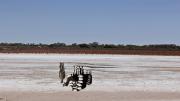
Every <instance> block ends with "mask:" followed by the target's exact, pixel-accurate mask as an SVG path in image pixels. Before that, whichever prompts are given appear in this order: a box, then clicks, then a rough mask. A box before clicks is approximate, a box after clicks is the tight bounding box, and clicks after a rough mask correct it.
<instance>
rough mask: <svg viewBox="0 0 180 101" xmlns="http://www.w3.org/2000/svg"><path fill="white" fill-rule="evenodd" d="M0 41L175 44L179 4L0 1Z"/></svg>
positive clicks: (164, 0)
mask: <svg viewBox="0 0 180 101" xmlns="http://www.w3.org/2000/svg"><path fill="white" fill-rule="evenodd" d="M0 42H24V43H54V42H64V43H68V44H71V43H89V42H100V43H113V44H140V45H142V44H178V45H180V0H0Z"/></svg>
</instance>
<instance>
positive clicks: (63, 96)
mask: <svg viewBox="0 0 180 101" xmlns="http://www.w3.org/2000/svg"><path fill="white" fill-rule="evenodd" d="M0 101H180V93H175V92H174V93H173V92H172V93H166V92H143V91H132V92H131V91H127V92H125V91H123V92H102V91H97V92H86V91H80V92H71V91H69V92H54V93H52V92H51V93H48V92H0Z"/></svg>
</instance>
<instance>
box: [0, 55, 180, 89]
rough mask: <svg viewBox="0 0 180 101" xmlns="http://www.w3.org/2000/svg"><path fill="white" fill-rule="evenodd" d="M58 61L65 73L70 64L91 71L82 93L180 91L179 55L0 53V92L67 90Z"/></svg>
mask: <svg viewBox="0 0 180 101" xmlns="http://www.w3.org/2000/svg"><path fill="white" fill-rule="evenodd" d="M60 61H61V62H64V63H65V69H66V73H67V74H70V73H72V72H73V65H84V66H88V67H87V68H85V69H89V70H91V71H92V72H93V84H92V85H90V86H87V88H86V89H85V90H84V91H95V90H97V91H122V90H123V91H124V90H125V91H131V90H143V91H168V92H175V91H176V92H179V91H180V86H179V85H180V57H179V56H138V55H85V54H81V55H80V54H0V90H4V91H8V90H15V91H27V90H28V91H70V90H71V88H70V87H62V85H61V84H60V82H59V78H58V71H59V67H58V66H59V62H60Z"/></svg>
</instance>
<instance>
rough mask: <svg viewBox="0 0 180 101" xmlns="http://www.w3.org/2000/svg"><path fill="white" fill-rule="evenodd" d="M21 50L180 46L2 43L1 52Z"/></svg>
mask: <svg viewBox="0 0 180 101" xmlns="http://www.w3.org/2000/svg"><path fill="white" fill-rule="evenodd" d="M9 48H13V49H19V48H53V49H55V48H63V49H66V48H68V49H97V50H105V49H107V50H111V49H113V50H115V49H119V50H168V51H169V50H176V51H179V50H180V46H178V45H175V44H153V45H123V44H118V45H115V44H99V43H98V42H92V43H81V44H77V43H73V44H70V45H68V44H65V43H60V42H57V43H52V44H42V43H39V44H35V43H26V44H25V43H0V50H3V49H9Z"/></svg>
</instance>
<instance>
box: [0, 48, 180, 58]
mask: <svg viewBox="0 0 180 101" xmlns="http://www.w3.org/2000/svg"><path fill="white" fill-rule="evenodd" d="M0 53H38V54H39V53H60V54H123V55H165V56H180V51H175V50H172V51H171V50H121V49H102V50H101V49H61V48H57V49H53V48H30V49H28V48H24V49H13V50H11V49H10V50H0Z"/></svg>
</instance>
